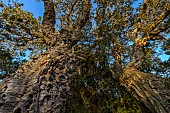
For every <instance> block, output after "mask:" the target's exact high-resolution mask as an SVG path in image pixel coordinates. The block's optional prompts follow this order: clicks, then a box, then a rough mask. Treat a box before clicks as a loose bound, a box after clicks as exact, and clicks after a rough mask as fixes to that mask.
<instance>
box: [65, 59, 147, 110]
mask: <svg viewBox="0 0 170 113" xmlns="http://www.w3.org/2000/svg"><path fill="white" fill-rule="evenodd" d="M91 60H92V59H91ZM91 60H90V59H88V62H85V63H84V66H83V67H82V70H84V71H83V73H81V75H80V73H79V74H78V73H77V74H76V75H75V76H74V77H73V80H72V83H71V89H70V90H71V96H70V97H69V98H68V102H67V111H66V112H69V113H84V112H85V113H141V112H143V113H147V112H148V113H149V111H147V108H146V107H144V106H143V105H142V103H141V102H140V101H138V100H136V99H135V98H134V97H133V96H132V94H130V93H128V91H127V90H126V89H125V88H124V87H123V86H121V84H120V82H119V80H117V79H115V77H114V76H112V73H111V72H110V70H109V66H107V67H106V68H105V70H104V69H103V67H102V66H96V64H94V61H91Z"/></svg>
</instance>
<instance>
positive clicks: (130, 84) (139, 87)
mask: <svg viewBox="0 0 170 113" xmlns="http://www.w3.org/2000/svg"><path fill="white" fill-rule="evenodd" d="M120 82H121V84H122V85H123V86H125V87H126V88H127V89H128V90H129V91H130V92H132V93H133V94H134V96H135V97H136V98H137V99H138V100H140V101H142V102H143V103H144V104H145V105H146V106H147V107H148V108H149V109H150V110H151V112H152V113H169V111H170V79H169V78H167V79H166V78H162V77H159V76H153V75H151V74H148V73H144V72H141V71H139V70H138V69H136V68H135V67H133V66H132V67H130V66H127V67H126V68H124V70H123V74H122V76H121V77H120Z"/></svg>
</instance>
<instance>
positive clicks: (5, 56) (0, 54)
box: [0, 47, 24, 79]
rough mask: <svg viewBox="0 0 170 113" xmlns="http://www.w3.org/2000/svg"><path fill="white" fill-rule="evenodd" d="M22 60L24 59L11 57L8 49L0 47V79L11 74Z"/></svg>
mask: <svg viewBox="0 0 170 113" xmlns="http://www.w3.org/2000/svg"><path fill="white" fill-rule="evenodd" d="M23 62H24V60H21V59H19V58H15V57H13V56H12V55H11V54H10V51H9V50H4V49H3V48H2V47H0V79H3V78H5V77H7V76H10V75H11V74H13V73H14V72H15V71H16V70H17V68H18V67H19V66H20V65H21V64H22V63H23Z"/></svg>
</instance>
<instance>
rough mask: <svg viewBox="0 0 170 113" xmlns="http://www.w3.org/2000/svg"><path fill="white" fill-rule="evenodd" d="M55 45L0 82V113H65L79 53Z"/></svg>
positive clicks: (61, 45)
mask: <svg viewBox="0 0 170 113" xmlns="http://www.w3.org/2000/svg"><path fill="white" fill-rule="evenodd" d="M70 48H71V47H70V44H69V43H68V44H66V43H64V42H63V41H58V43H57V44H56V46H54V47H52V48H51V49H49V50H48V51H47V52H44V53H42V54H41V55H39V56H37V57H34V58H32V59H31V60H30V61H29V62H27V63H25V64H24V65H23V66H22V67H21V68H20V69H19V70H18V71H17V73H15V75H13V76H12V77H10V78H7V79H5V80H4V81H3V83H4V84H3V85H2V86H3V89H2V93H1V96H0V113H64V112H65V102H66V99H67V97H68V96H69V83H70V82H71V77H72V75H73V74H74V73H75V70H76V67H77V66H78V65H79V58H77V56H79V53H77V54H75V53H73V52H72V51H71V49H70Z"/></svg>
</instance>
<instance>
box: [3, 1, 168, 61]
mask: <svg viewBox="0 0 170 113" xmlns="http://www.w3.org/2000/svg"><path fill="white" fill-rule="evenodd" d="M2 1H3V2H4V3H5V4H7V3H8V0H2ZM11 1H12V0H11ZM14 1H17V2H18V3H23V4H24V6H22V9H23V10H26V11H28V12H31V13H33V15H34V17H35V18H38V17H39V16H41V17H42V16H43V12H44V4H43V2H42V1H41V0H40V2H36V0H14ZM141 2H142V0H137V2H136V3H135V4H133V6H134V7H137V6H138V5H139V3H141ZM168 38H170V35H168ZM28 54H29V53H28ZM169 57H170V56H169V55H165V54H163V55H160V56H159V58H161V59H162V60H167V59H168V58H169Z"/></svg>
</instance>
